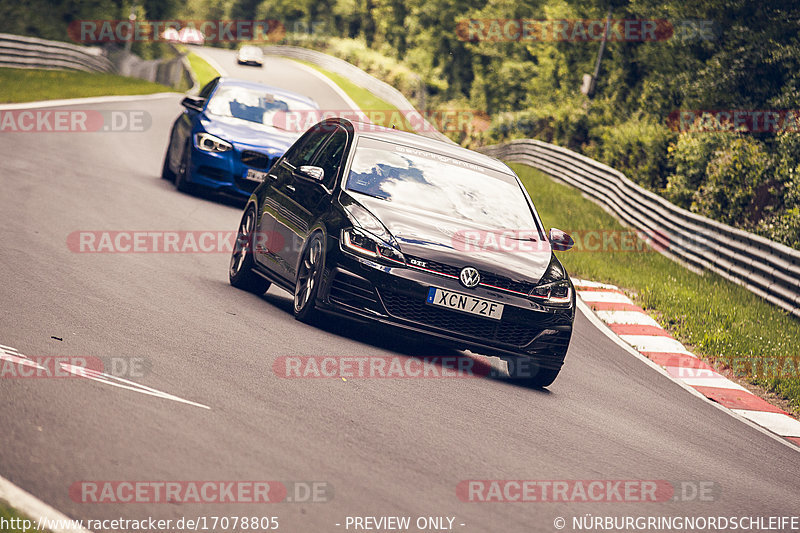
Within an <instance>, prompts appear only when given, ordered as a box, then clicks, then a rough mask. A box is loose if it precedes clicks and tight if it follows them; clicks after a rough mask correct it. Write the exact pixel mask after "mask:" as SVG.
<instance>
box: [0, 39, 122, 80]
mask: <svg viewBox="0 0 800 533" xmlns="http://www.w3.org/2000/svg"><path fill="white" fill-rule="evenodd" d="M0 66H2V67H16V68H46V69H51V68H59V69H72V70H83V71H86V72H115V71H116V69H115V68H114V65H113V64H112V63H111V61H109V60H108V58H106V57H105V56H103V55H102V50H101V49H100V48H89V47H86V46H76V45H73V44H69V43H62V42H58V41H47V40H45V39H37V38H34V37H23V36H21V35H10V34H8V33H0Z"/></svg>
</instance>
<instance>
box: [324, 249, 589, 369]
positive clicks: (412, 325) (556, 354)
mask: <svg viewBox="0 0 800 533" xmlns="http://www.w3.org/2000/svg"><path fill="white" fill-rule="evenodd" d="M331 252H332V253H331V255H332V256H334V258H335V259H334V258H332V260H330V261H328V262H327V265H328V267H327V268H326V271H325V276H324V278H323V284H322V287H321V291H320V294H319V295H318V302H317V303H318V305H319V307H320V308H321V309H323V310H327V311H331V312H335V313H339V314H346V315H350V316H357V317H359V318H362V319H367V320H370V321H375V322H379V323H382V324H387V325H391V326H395V327H400V328H402V329H404V330H408V331H414V332H418V333H422V334H425V335H430V336H433V337H436V338H439V339H443V340H446V341H448V343H451V344H453V345H454V346H455V347H457V348H459V349H471V350H474V351H477V352H479V353H483V354H486V355H506V354H513V355H526V356H529V357H531V358H533V359H535V360H536V361H537V362H538V363H539V364H540V365H541V366H542V367H544V368H552V369H558V368H561V365H562V364H563V361H564V356H565V355H566V352H567V348H568V346H569V341H570V337H571V335H572V324H573V321H574V318H575V301H574V294H575V291H574V290H573V291H572V294H573V300H572V303H571V305H569V306H568V307H558V308H557V307H548V306H543V305H540V304H538V303H536V302H533V301H531V300H529V299H527V298H523V297H518V296H514V295H512V294H507V293H505V292H502V291H496V290H490V289H484V288H476V289H466V288H464V287H463V286H462V285H460V284H459V283H458V282H457V281H455V280H452V279H449V278H445V277H441V276H437V275H436V274H431V273H428V272H423V271H418V270H414V269H411V268H392V267H387V266H382V265H378V264H376V263H373V262H371V261H369V260H366V259H361V258H357V257H355V256H351V255H350V254H347V253H344V252H341V251H340V250H332V251H331ZM430 287H439V288H442V289H446V290H451V291H454V292H459V293H462V294H469V295H472V296H475V297H478V298H484V299H487V300H490V301H493V302H498V303H502V304H504V306H505V308H504V311H503V316H502V318H501V320H499V321H498V320H492V319H488V318H484V317H479V316H476V315H470V314H466V313H462V312H458V311H453V310H449V309H445V308H441V307H438V306H434V305H430V304H428V303H426V299H427V294H428V289H429V288H430Z"/></svg>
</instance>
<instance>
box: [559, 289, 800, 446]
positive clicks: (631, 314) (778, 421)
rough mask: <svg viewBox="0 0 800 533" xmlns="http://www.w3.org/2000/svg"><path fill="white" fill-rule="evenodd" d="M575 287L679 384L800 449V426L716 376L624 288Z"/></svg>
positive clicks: (612, 327)
mask: <svg viewBox="0 0 800 533" xmlns="http://www.w3.org/2000/svg"><path fill="white" fill-rule="evenodd" d="M572 282H573V283H574V285H575V288H576V290H577V292H578V296H579V297H580V298H581V300H583V302H584V303H586V304H587V305H588V306H589V307H590V308H591V309H592V310H593V311H594V312H595V314H596V315H597V316H598V317H599V318H600V320H602V321H603V322H604V323H605V324H606V325H607V326H608V328H609V329H610V330H611V331H613V332H614V333H616V334H617V335H618V336H619V338H620V339H622V340H623V341H625V342H626V343H627V344H629V345H630V346H632V347H633V348H634V349H635V350H636V351H638V352H639V353H640V354H642V355H643V356H645V357H646V358H648V359H650V360H651V361H652V362H654V363H655V364H657V365H658V366H660V367H661V368H663V369H664V370H665V371H666V373H667V374H668V375H669V376H670V377H671V378H672V379H673V380H675V381H678V382H681V383H683V384H684V385H687V386H689V387H691V388H693V389H694V390H696V391H697V392H699V393H700V394H701V395H703V396H705V397H706V398H708V399H709V400H711V401H713V402H716V403H718V404H719V405H721V406H723V407H726V408H727V409H729V410H731V411H732V412H734V413H736V414H738V415H740V416H741V417H743V418H746V419H747V420H750V421H751V422H754V423H755V424H757V425H759V426H761V427H763V428H766V429H768V430H769V431H771V432H773V433H775V434H776V435H779V436H781V437H783V438H784V439H786V440H788V441H790V442H792V443H794V444H796V445H798V446H800V421H798V420H796V419H794V418H793V417H792V416H791V415H789V414H788V413H787V412H785V411H783V410H782V409H780V408H778V407H775V406H774V405H772V404H770V403H769V402H767V401H766V400H764V399H762V398H759V397H758V396H756V395H755V394H753V393H751V392H750V391H748V390H747V389H745V388H744V387H742V386H740V385H738V384H736V383H734V382H733V381H731V380H729V379H728V378H726V377H725V376H722V375H721V374H718V373H717V372H715V371H714V369H713V368H712V367H711V366H709V365H707V364H706V363H705V362H703V361H702V360H701V359H699V358H698V357H697V356H696V355H694V354H693V353H691V352H690V351H689V350H687V349H686V347H684V345H683V344H681V343H680V342H678V341H677V340H675V339H674V338H672V336H671V335H670V334H669V333H667V331H666V330H664V329H663V328H662V327H661V326H660V325H659V324H658V323H657V322H656V321H655V320H654V319H653V318H652V317H651V316H650V315H648V314H647V313H645V312H644V310H643V309H642V308H641V307H639V306H637V305H636V304H634V303H633V301H632V300H631V299H630V298H628V296H626V295H625V293H623V292H622V291H621V290H620V289H619V287H616V286H614V285H607V284H604V283H596V282H593V281H586V280H581V279H573V280H572Z"/></svg>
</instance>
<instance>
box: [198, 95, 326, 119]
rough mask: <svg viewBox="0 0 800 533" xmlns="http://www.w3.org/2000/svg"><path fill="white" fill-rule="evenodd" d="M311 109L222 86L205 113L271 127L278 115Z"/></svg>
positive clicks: (279, 98) (298, 104)
mask: <svg viewBox="0 0 800 533" xmlns="http://www.w3.org/2000/svg"><path fill="white" fill-rule="evenodd" d="M311 109H314V108H313V107H311V106H309V105H308V104H307V103H305V102H302V101H300V100H295V99H292V98H288V97H286V96H277V95H274V94H272V93H269V92H266V91H257V90H255V89H248V88H245V87H236V86H227V87H226V86H223V87H220V88H219V89H217V91H216V92H215V93H214V96H212V97H211V100H210V101H209V102H208V107H207V108H206V112H207V113H208V114H210V115H217V116H223V117H233V118H238V119H241V120H247V121H249V122H255V123H257V124H266V125H268V126H271V125H273V118H274V117H275V115H276V114H278V113H286V112H290V111H307V110H311Z"/></svg>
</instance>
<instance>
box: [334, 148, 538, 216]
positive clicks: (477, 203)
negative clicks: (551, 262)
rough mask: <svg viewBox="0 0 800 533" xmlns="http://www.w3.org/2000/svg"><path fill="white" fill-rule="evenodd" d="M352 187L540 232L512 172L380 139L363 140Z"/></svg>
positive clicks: (428, 209) (412, 206)
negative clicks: (508, 172) (500, 170)
mask: <svg viewBox="0 0 800 533" xmlns="http://www.w3.org/2000/svg"><path fill="white" fill-rule="evenodd" d="M347 190H349V191H354V192H357V193H361V194H366V195H369V196H372V197H375V198H381V199H383V200H387V201H390V202H392V204H394V205H397V206H402V207H403V208H406V209H409V210H419V211H420V212H421V213H423V212H424V213H434V214H439V215H445V216H448V217H452V218H457V219H462V220H465V221H470V222H473V223H476V224H479V225H480V226H483V227H485V228H491V229H508V228H513V229H515V230H534V231H535V229H536V227H537V225H536V222H535V220H534V216H533V213H532V212H531V209H530V207H529V206H528V202H527V200H526V198H525V196H524V193H523V192H522V190H521V189H520V187H519V185H518V184H517V181H516V179H514V177H513V176H510V175H508V174H504V173H502V172H497V171H494V170H491V169H487V168H484V167H481V166H478V165H475V164H473V163H470V162H467V161H463V160H461V159H457V158H454V157H450V156H446V155H444V154H438V153H434V152H428V151H425V150H419V149H417V148H411V147H408V146H404V145H399V144H394V143H389V142H385V141H378V140H376V139H369V138H364V137H362V138H361V139H359V141H358V146H357V147H356V152H355V157H354V159H353V163H352V164H351V166H350V173H349V175H348V178H347Z"/></svg>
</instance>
